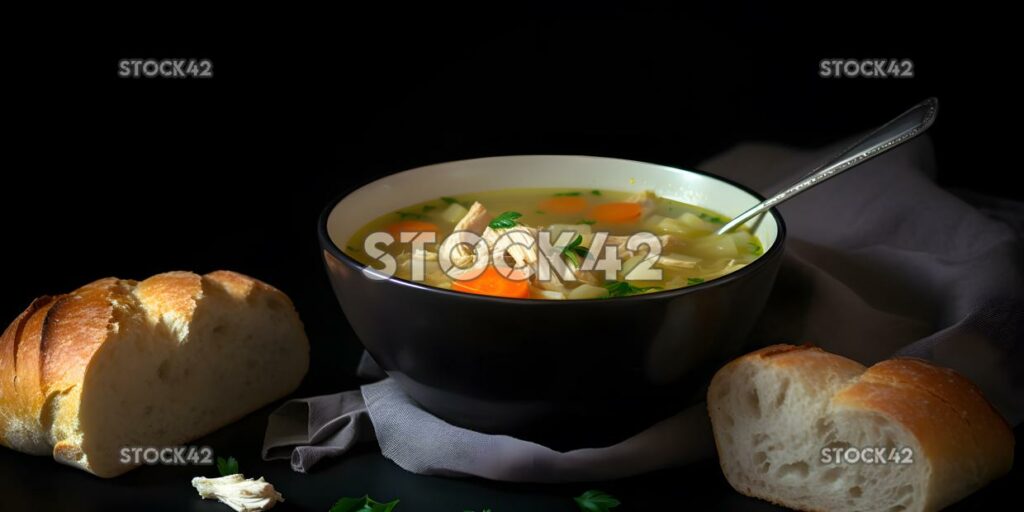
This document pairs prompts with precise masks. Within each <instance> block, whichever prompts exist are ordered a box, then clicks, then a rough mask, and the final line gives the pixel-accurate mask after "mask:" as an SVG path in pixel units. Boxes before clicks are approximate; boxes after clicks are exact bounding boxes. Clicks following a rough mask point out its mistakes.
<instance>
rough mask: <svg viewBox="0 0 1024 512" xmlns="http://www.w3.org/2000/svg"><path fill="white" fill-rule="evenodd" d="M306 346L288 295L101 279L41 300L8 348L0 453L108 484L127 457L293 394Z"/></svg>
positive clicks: (247, 282) (2, 358)
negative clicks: (42, 460)
mask: <svg viewBox="0 0 1024 512" xmlns="http://www.w3.org/2000/svg"><path fill="white" fill-rule="evenodd" d="M308 366H309V342H308V341H307V340H306V335H305V333H304V332H303V328H302V323H301V322H300V321H299V317H298V315H297V314H296V313H295V309H294V308H293V306H292V304H291V301H289V300H288V297H287V296H286V295H285V294H283V293H281V292H280V291H278V290H277V289H275V288H273V287H272V286H269V285H267V284H265V283H262V282H260V281H257V280H255V279H253V278H250V277H247V276H244V275H241V274H236V273H234V272H227V271H220V272H213V273H210V274H206V275H205V276H198V275H196V274H193V273H191V272H169V273H166V274H159V275H156V276H153V277H151V278H149V279H146V280H145V281H141V282H136V281H129V280H122V279H115V278H107V279H101V280H99V281H96V282H94V283H91V284H88V285H86V286H83V287H82V288H79V289H78V290H76V291H74V292H72V293H69V294H67V295H59V296H56V297H41V298H39V299H36V300H35V301H34V302H33V303H32V304H31V305H30V306H29V307H28V309H27V310H25V312H24V313H22V314H21V315H20V316H18V318H16V319H15V320H14V322H13V323H11V325H10V326H9V327H8V328H7V330H6V331H5V332H4V334H3V337H2V338H0V444H3V445H4V446H8V447H10V448H13V449H15V450H18V451H22V452H26V453H31V454H37V455H46V454H52V455H53V458H54V459H55V460H57V461H58V462H62V463H64V464H68V465H71V466H75V467H79V468H81V469H84V470H86V471H89V472H91V473H94V474H96V475H99V476H102V477H112V476H116V475H119V474H121V473H124V472H125V471H128V470H130V469H132V468H133V467H135V466H134V465H132V464H125V463H124V462H123V461H122V448H126V447H128V448H131V447H150V446H152V447H164V446H173V445H178V444H181V443H186V442H188V441H191V440H193V439H195V438H197V437H200V436H202V435H204V434H207V433H209V432H212V431H213V430H216V429H218V428H220V427H222V426H224V425H226V424H228V423H231V422H232V421H235V420H237V419H239V418H241V417H242V416H244V415H245V414H247V413H249V412H252V411H253V410H255V409H257V408H259V407H260V406H262V405H265V404H267V403H268V402H271V401H273V400H274V399H277V398H280V397H282V396H284V395H286V394H287V393H289V392H291V391H293V390H294V389H295V388H296V387H297V386H298V385H299V382H300V381H301V380H302V377H303V376H304V375H305V373H306V369H307V368H308Z"/></svg>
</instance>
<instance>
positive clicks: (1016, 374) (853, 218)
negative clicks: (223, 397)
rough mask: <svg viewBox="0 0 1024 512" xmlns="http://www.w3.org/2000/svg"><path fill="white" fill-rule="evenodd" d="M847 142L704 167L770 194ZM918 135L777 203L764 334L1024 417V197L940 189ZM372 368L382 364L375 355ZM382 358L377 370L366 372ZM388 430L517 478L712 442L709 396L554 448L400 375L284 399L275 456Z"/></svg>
mask: <svg viewBox="0 0 1024 512" xmlns="http://www.w3.org/2000/svg"><path fill="white" fill-rule="evenodd" d="M847 144H848V141H844V142H841V143H838V144H836V145H834V146H831V147H828V148H823V149H821V150H819V151H799V150H793V149H787V148H783V147H779V146H772V145H763V144H746V145H741V146H738V147H736V148H733V149H732V150H730V151H728V152H726V153H725V154H722V155H720V156H718V157H716V158H713V159H711V160H710V161H708V162H706V163H705V164H704V165H702V166H701V168H702V169H705V170H707V171H710V172H713V173H715V174H719V175H721V176H725V177H727V178H731V179H733V180H735V181H738V182H740V183H744V184H746V185H748V186H750V187H753V188H755V189H757V190H759V191H761V192H763V193H770V192H773V191H775V190H777V189H778V188H780V187H781V186H782V185H784V184H786V183H788V182H790V181H792V180H793V179H795V178H796V177H797V176H799V175H801V174H803V173H804V172H806V170H807V169H809V168H812V167H813V166H814V165H816V164H821V163H824V161H825V160H826V159H827V158H828V157H829V156H831V155H833V154H835V153H836V152H837V151H838V150H840V149H842V147H844V146H846V145H847ZM934 168H935V162H934V156H933V151H932V146H931V142H930V140H929V139H927V138H920V139H917V140H915V141H913V142H911V143H909V144H907V145H905V146H903V147H900V148H897V149H895V150H893V151H892V152H890V153H888V154H886V155H884V156H881V157H879V158H877V159H875V160H873V161H871V162H868V163H866V164H864V165H863V166H862V168H858V169H856V170H854V171H851V172H850V173H848V174H845V175H843V176H841V177H839V178H836V179H834V180H832V181H829V182H827V183H825V184H822V185H820V186H819V187H818V188H816V189H815V190H814V191H813V192H809V193H807V194H803V195H801V196H800V197H797V198H795V199H793V200H791V201H789V202H787V203H786V204H784V205H782V206H781V207H780V210H781V211H782V214H783V216H784V218H785V220H786V222H787V225H788V227H789V232H790V236H789V240H788V241H787V247H786V254H785V260H784V262H783V266H782V268H781V270H780V273H779V277H778V282H777V283H776V286H775V289H774V290H773V292H772V296H771V299H770V300H769V304H768V306H767V308H766V310H765V312H764V314H763V315H762V316H761V320H760V321H759V323H758V325H757V327H756V328H755V332H754V333H753V335H752V336H751V338H750V343H751V346H752V347H753V346H760V345H765V344H769V343H774V342H790V343H793V342H795V343H805V342H809V343H813V344H816V345H819V346H821V347H823V348H825V349H826V350H829V351H832V352H835V353H838V354H842V355H845V356H847V357H850V358H852V359H855V360H858V361H860V362H862V363H864V364H872V363H874V362H877V361H879V360H882V359H886V358H888V357H891V356H893V355H912V356H917V357H923V358H926V359H930V360H933V361H935V362H936V363H938V364H941V365H944V366H948V367H951V368H954V369H956V370H958V371H960V372H961V373H963V374H964V375H966V376H967V377H969V378H970V379H972V380H973V381H974V382H975V383H977V384H978V385H979V386H980V387H981V388H982V390H983V391H984V392H985V394H986V396H988V397H989V399H990V400H992V402H993V403H994V404H995V405H996V407H997V408H998V409H999V410H1000V412H1002V413H1003V415H1004V416H1006V417H1007V419H1008V420H1009V421H1010V422H1011V423H1012V424H1017V423H1019V422H1020V421H1021V420H1022V419H1024V371H1022V370H1024V255H1022V248H1021V239H1020V234H1019V232H1015V230H1014V227H1013V226H1017V227H1019V226H1021V225H1024V224H1022V223H1024V219H1022V218H1021V212H1022V211H1024V209H1022V208H1021V205H1020V204H1019V203H1013V202H1006V201H994V200H993V201H988V200H986V199H985V198H979V197H977V196H973V197H971V198H968V199H969V200H970V202H971V203H973V205H972V204H971V203H968V202H967V201H965V200H964V199H961V198H959V197H957V196H956V195H954V194H952V193H950V192H948V191H945V190H943V189H941V188H939V187H937V186H936V185H935V184H934V183H933V173H934ZM361 366H362V371H364V372H367V371H369V372H370V373H373V370H372V364H370V361H364V364H363V365H361ZM368 369H369V370H368ZM374 437H375V438H376V440H377V443H378V444H379V446H380V449H381V452H382V453H383V454H384V456H385V457H387V458H389V459H391V460H392V461H394V462H395V463H397V464H398V465H399V466H401V467H402V468H405V469H407V470H409V471H412V472H414V473H420V474H433V475H450V476H478V477H483V478H489V479H493V480H504V481H515V482H566V481H586V480H604V479H612V478H621V477H626V476H630V475H635V474H640V473H644V472H648V471H652V470H656V469H661V468H665V467H670V466H676V465H683V464H687V463H689V462H692V461H695V460H698V459H701V458H703V457H706V456H709V455H710V454H712V453H713V451H714V447H713V441H712V438H711V436H710V428H709V425H708V420H707V414H706V412H705V411H704V406H703V404H700V405H697V406H694V407H692V408H690V409H687V410H685V411H682V412H680V413H679V414H677V415H675V416H673V417H671V418H668V419H666V420H663V421H661V422H659V423H657V424H655V425H653V426H651V427H650V428H648V429H647V430H645V431H643V432H641V433H639V434H637V435H635V436H633V437H631V438H629V439H626V440H624V441H622V442H620V443H618V444H615V445H612V446H607V447H596V448H588V449H580V450H572V451H568V452H557V451H554V450H551V449H549V448H546V447H544V446H540V445H538V444H536V443H532V442H528V441H524V440H521V439H515V438H512V437H508V436H501V435H488V434H481V433H478V432H472V431H469V430H466V429H463V428H460V427H456V426H454V425H450V424H448V423H446V422H444V421H442V420H440V419H438V418H436V417H434V416H433V415H431V414H429V413H428V412H426V411H424V410H423V409H422V408H420V407H419V406H418V405H417V404H416V403H414V402H413V401H412V400H411V399H410V398H409V397H408V396H407V395H405V394H404V393H403V392H402V390H401V389H400V388H399V387H398V386H397V385H396V384H395V383H394V382H393V381H392V380H390V379H386V378H385V379H383V380H380V381H378V382H375V383H373V384H368V385H365V386H363V387H362V388H361V389H360V390H359V391H348V392H344V393H339V394H335V395H326V396H320V397H314V398H308V399H298V400H292V401H290V402H288V403H286V404H285V405H283V406H282V407H281V408H280V409H278V410H277V411H275V412H274V413H272V415H271V417H270V422H269V425H268V428H267V434H266V438H265V440H264V453H263V456H264V458H265V459H268V460H269V459H279V458H289V459H290V460H291V464H292V468H293V469H294V470H296V471H300V472H306V471H308V470H309V469H310V468H311V467H312V466H313V465H314V464H316V463H317V462H318V461H320V460H321V459H323V458H325V457H333V456H337V455H341V454H343V453H345V452H346V451H347V450H348V449H349V448H350V447H351V446H353V444H355V443H356V442H359V441H362V440H369V439H373V438H374Z"/></svg>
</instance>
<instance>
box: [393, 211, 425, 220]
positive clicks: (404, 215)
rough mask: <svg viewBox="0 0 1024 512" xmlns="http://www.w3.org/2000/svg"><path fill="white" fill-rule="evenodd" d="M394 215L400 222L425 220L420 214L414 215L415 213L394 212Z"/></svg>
mask: <svg viewBox="0 0 1024 512" xmlns="http://www.w3.org/2000/svg"><path fill="white" fill-rule="evenodd" d="M395 213H397V214H398V218H400V219H402V220H406V219H416V220H423V219H425V218H426V217H424V216H423V214H422V213H416V212H395Z"/></svg>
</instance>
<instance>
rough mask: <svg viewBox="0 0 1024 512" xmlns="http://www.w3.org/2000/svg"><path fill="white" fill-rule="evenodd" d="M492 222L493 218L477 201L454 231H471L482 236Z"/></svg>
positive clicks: (457, 223)
mask: <svg viewBox="0 0 1024 512" xmlns="http://www.w3.org/2000/svg"><path fill="white" fill-rule="evenodd" d="M490 221H491V216H490V215H488V214H487V208H484V205H482V204H480V202H479V201H475V202H473V204H472V206H470V207H469V212H467V213H466V215H465V216H464V217H462V219H461V220H459V222H456V223H455V228H454V229H453V231H469V232H470V233H475V234H477V235H481V234H483V232H484V229H485V228H486V227H487V223H488V222H490Z"/></svg>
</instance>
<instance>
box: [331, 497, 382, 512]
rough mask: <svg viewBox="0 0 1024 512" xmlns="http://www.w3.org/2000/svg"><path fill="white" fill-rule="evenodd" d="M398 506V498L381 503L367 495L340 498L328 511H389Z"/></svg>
mask: <svg viewBox="0 0 1024 512" xmlns="http://www.w3.org/2000/svg"><path fill="white" fill-rule="evenodd" d="M396 506H398V500H394V501H389V502H387V503H381V502H379V501H377V500H375V499H373V498H371V497H369V496H363V497H362V498H342V499H340V500H338V502H337V503H335V504H334V506H332V507H331V509H330V511H329V512H391V511H392V510H394V509H395V507H396Z"/></svg>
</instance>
